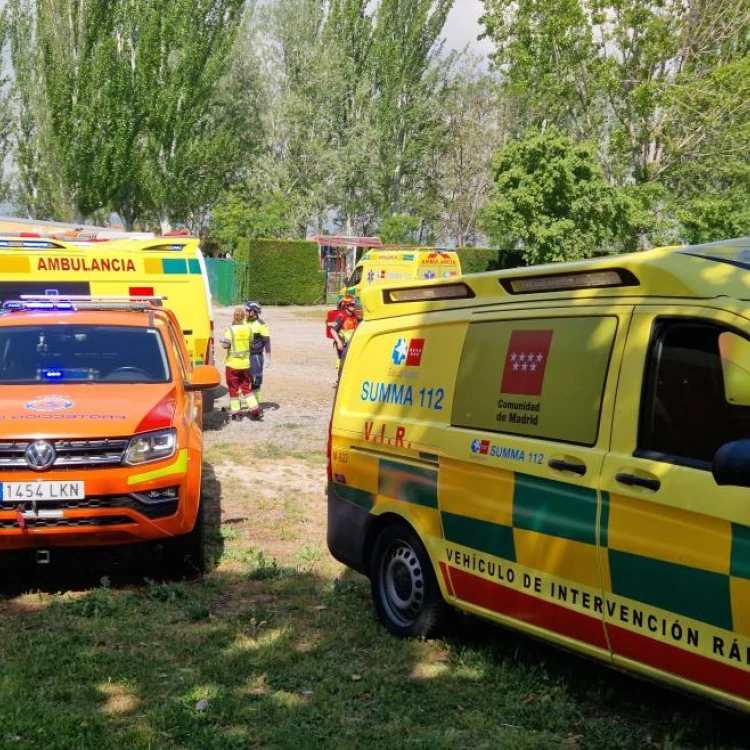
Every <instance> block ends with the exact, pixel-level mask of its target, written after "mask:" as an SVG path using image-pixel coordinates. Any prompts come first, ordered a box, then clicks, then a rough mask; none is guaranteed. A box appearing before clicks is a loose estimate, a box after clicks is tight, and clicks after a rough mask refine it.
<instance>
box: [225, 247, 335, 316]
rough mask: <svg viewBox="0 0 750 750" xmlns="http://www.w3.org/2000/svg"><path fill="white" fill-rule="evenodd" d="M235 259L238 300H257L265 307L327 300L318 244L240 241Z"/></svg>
mask: <svg viewBox="0 0 750 750" xmlns="http://www.w3.org/2000/svg"><path fill="white" fill-rule="evenodd" d="M234 260H235V264H236V265H235V289H236V290H237V295H238V301H239V300H247V299H257V300H258V301H259V302H260V303H261V304H264V305H318V304H321V303H322V302H323V301H324V293H325V273H324V272H323V271H321V270H320V261H319V259H318V246H317V244H316V243H315V242H305V241H304V240H299V241H295V240H256V239H252V240H251V239H240V240H238V242H237V249H236V250H235V252H234Z"/></svg>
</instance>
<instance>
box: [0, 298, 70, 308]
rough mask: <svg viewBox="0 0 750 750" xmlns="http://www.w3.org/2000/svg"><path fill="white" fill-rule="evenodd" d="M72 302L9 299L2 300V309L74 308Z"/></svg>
mask: <svg viewBox="0 0 750 750" xmlns="http://www.w3.org/2000/svg"><path fill="white" fill-rule="evenodd" d="M75 309H76V308H75V306H74V305H73V303H72V302H24V301H22V300H15V299H11V300H8V301H7V302H3V310H75Z"/></svg>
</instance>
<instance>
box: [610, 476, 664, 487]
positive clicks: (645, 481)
mask: <svg viewBox="0 0 750 750" xmlns="http://www.w3.org/2000/svg"><path fill="white" fill-rule="evenodd" d="M615 479H616V480H617V481H618V482H620V484H626V485H628V487H643V488H644V489H647V490H651V491H652V492H656V490H658V489H659V487H661V482H660V481H659V480H658V479H656V478H653V479H650V478H648V477H638V476H636V475H635V474H622V473H621V474H615Z"/></svg>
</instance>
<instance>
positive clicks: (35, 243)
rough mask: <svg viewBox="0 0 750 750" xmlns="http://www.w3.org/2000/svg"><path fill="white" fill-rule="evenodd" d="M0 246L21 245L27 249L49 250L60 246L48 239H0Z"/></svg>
mask: <svg viewBox="0 0 750 750" xmlns="http://www.w3.org/2000/svg"><path fill="white" fill-rule="evenodd" d="M0 247H21V248H27V249H29V250H49V249H50V248H57V247H60V245H58V244H57V243H56V242H50V241H49V240H23V239H0Z"/></svg>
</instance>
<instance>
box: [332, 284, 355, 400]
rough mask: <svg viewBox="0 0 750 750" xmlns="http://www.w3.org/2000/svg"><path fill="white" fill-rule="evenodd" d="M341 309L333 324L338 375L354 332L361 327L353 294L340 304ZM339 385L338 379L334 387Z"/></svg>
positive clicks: (346, 296) (348, 295)
mask: <svg viewBox="0 0 750 750" xmlns="http://www.w3.org/2000/svg"><path fill="white" fill-rule="evenodd" d="M339 307H340V308H341V309H340V311H339V313H338V314H337V315H336V317H335V318H334V320H333V323H331V337H332V338H333V345H334V347H335V348H336V354H337V355H338V360H337V362H336V371H337V373H338V371H339V369H340V367H341V358H342V357H343V356H344V352H345V351H346V347H347V346H348V345H349V342H350V341H351V338H352V336H353V335H354V331H355V330H356V329H357V326H358V325H359V318H358V317H357V301H356V300H355V299H354V297H352V295H351V294H347V295H345V296H344V297H343V299H342V300H341V302H339ZM337 384H338V379H337V381H336V383H334V387H335V386H336V385H337Z"/></svg>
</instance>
